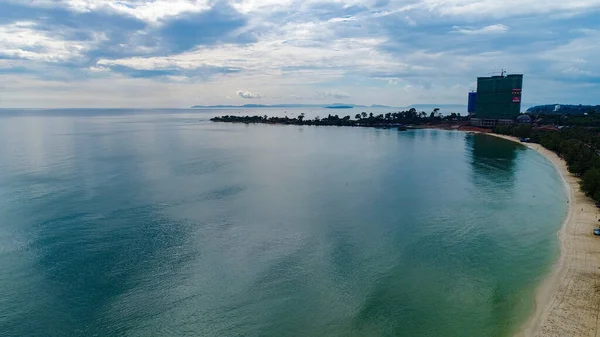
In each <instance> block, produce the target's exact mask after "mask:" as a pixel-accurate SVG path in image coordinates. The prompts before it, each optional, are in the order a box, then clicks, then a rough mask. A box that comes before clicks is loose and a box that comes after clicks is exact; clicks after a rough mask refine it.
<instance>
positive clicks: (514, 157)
mask: <svg viewBox="0 0 600 337" xmlns="http://www.w3.org/2000/svg"><path fill="white" fill-rule="evenodd" d="M236 112H237V111H234V112H231V113H236ZM276 112H277V113H281V111H276ZM223 113H226V112H224V111H200V112H199V111H191V110H137V111H132V110H126V111H124V110H51V111H43V110H28V111H22V110H0V216H1V220H0V271H1V272H0V335H2V336H149V335H150V336H152V335H154V336H168V335H172V336H183V335H189V336H507V335H510V333H511V332H513V331H514V329H516V328H518V325H519V324H520V323H521V322H522V321H523V320H524V319H525V318H526V316H527V314H528V313H529V311H530V310H531V307H532V300H533V294H534V289H535V287H536V285H537V284H538V283H539V281H540V280H541V279H542V278H543V277H544V275H545V273H547V271H548V270H549V268H550V265H551V264H552V262H553V261H554V260H555V258H556V256H557V252H558V247H557V239H556V231H557V230H558V228H559V226H560V224H561V222H562V220H563V219H564V216H565V214H566V206H567V204H566V196H565V193H564V191H563V187H562V184H561V181H560V178H559V177H558V175H557V173H556V172H555V170H554V168H553V167H552V165H551V164H550V163H549V162H547V161H546V160H545V159H544V158H543V157H542V156H541V155H539V154H537V153H536V152H535V151H532V150H529V149H527V148H525V147H523V146H521V145H519V144H514V143H511V142H508V141H504V140H500V139H495V138H492V137H488V136H483V135H466V134H464V133H461V132H450V131H437V130H419V131H408V132H398V131H395V130H377V129H369V128H344V127H308V126H272V125H240V124H219V123H211V122H209V121H208V120H207V119H208V118H209V117H210V116H213V115H215V114H223ZM271 113H272V112H271ZM288 113H292V112H288ZM336 113H337V112H336ZM261 114H262V113H261Z"/></svg>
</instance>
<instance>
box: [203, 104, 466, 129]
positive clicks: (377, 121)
mask: <svg viewBox="0 0 600 337" xmlns="http://www.w3.org/2000/svg"><path fill="white" fill-rule="evenodd" d="M305 117H306V116H305V115H304V114H303V113H302V114H300V115H298V116H297V117H295V118H290V117H288V116H285V117H275V116H272V117H269V116H267V115H265V116H230V115H226V116H219V117H214V118H211V121H213V122H226V123H246V124H251V123H262V124H291V125H333V126H367V127H377V126H398V125H424V124H434V125H435V124H442V123H444V122H453V121H454V122H456V121H467V120H468V117H466V116H464V117H463V116H461V115H460V114H456V113H451V114H450V115H447V116H443V115H442V114H441V113H440V111H439V109H434V110H433V111H432V112H431V113H429V114H427V113H426V112H423V111H421V112H417V110H416V109H414V108H411V109H410V110H406V111H398V112H388V113H385V114H378V115H374V114H373V113H366V112H361V113H358V114H356V115H355V116H354V119H352V118H351V117H350V115H347V116H344V117H340V116H338V115H331V114H329V115H328V116H327V117H324V118H321V117H319V116H317V117H315V118H313V119H306V118H305Z"/></svg>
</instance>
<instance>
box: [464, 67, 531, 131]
mask: <svg viewBox="0 0 600 337" xmlns="http://www.w3.org/2000/svg"><path fill="white" fill-rule="evenodd" d="M522 91H523V75H522V74H512V75H504V72H502V74H501V75H500V76H491V77H478V78H477V96H476V98H475V104H474V105H475V107H474V110H475V116H473V117H472V118H471V124H472V125H475V126H483V127H493V126H496V125H498V124H512V123H514V122H515V119H516V118H517V117H518V116H519V114H520V113H521V93H522ZM470 98H471V97H470ZM469 106H471V104H469ZM469 109H472V108H471V107H470V108H469Z"/></svg>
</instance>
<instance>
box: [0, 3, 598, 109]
mask: <svg viewBox="0 0 600 337" xmlns="http://www.w3.org/2000/svg"><path fill="white" fill-rule="evenodd" d="M598 15H600V0H578V1H567V2H558V1H551V2H548V3H545V4H544V6H539V2H538V1H537V0H519V1H517V0H507V1H495V0H480V1H476V0H450V1H448V0H411V1H409V2H407V1H404V0H305V1H296V0H216V1H215V0H143V1H141V0H120V1H114V0H28V1H21V0H4V1H2V0H0V73H2V74H3V77H5V78H6V79H7V81H10V83H11V86H10V88H9V87H5V88H3V90H5V92H4V93H3V94H2V100H1V101H0V102H1V103H0V104H2V106H6V105H11V106H16V105H19V104H25V105H27V104H32V103H31V102H36V104H39V105H41V106H44V105H45V104H48V105H51V104H57V105H61V104H63V105H64V104H67V105H68V104H75V103H69V102H75V101H70V100H69V99H68V96H70V95H68V92H67V89H66V88H68V90H71V91H73V92H76V93H77V95H79V96H78V97H79V98H81V99H83V98H86V99H88V102H89V104H90V105H93V104H105V103H104V102H114V104H117V105H118V106H137V105H140V104H142V105H144V106H146V105H148V104H151V103H152V104H156V105H160V106H167V105H168V104H169V102H176V103H174V104H178V106H188V105H194V104H228V103H231V104H234V103H236V100H238V99H239V98H243V99H257V98H260V99H261V100H262V101H264V102H265V103H285V101H286V99H287V100H292V99H296V100H299V101H300V100H302V101H305V102H323V101H328V102H331V101H342V100H347V99H349V98H352V100H353V103H357V104H360V103H365V104H367V103H369V104H372V103H380V104H387V105H395V106H402V105H408V104H411V103H420V100H425V99H427V100H432V101H433V102H431V103H437V102H439V103H461V102H463V101H464V96H465V95H464V92H466V91H468V90H469V89H471V88H472V82H473V80H474V79H475V78H476V77H477V76H480V75H482V74H487V73H489V72H492V71H498V70H499V69H502V68H504V69H508V70H509V71H510V72H523V73H525V83H526V87H527V88H526V90H525V91H524V99H525V100H528V101H534V102H540V101H543V98H544V97H547V94H546V93H545V91H547V90H551V89H552V88H560V90H561V95H564V97H566V98H569V97H570V99H572V100H573V101H574V102H577V100H582V101H585V100H592V98H591V97H595V92H598V91H599V90H600V84H599V82H600V81H599V79H598V74H599V73H600V69H599V68H598V66H597V64H598V63H597V62H595V60H596V58H597V57H596V56H597V55H598V54H599V53H600V33H599V32H600V22H599V21H598V20H597V18H598ZM13 82H14V83H15V85H13V84H12V83H13ZM547 83H552V85H550V84H547ZM560 84H562V86H561V85H560ZM17 88H18V90H17ZM56 88H65V89H64V91H60V93H57V90H56ZM231 88H260V95H258V94H253V93H250V92H247V91H245V90H240V92H239V93H238V95H237V97H236V96H233V95H231V97H229V98H227V97H225V96H223V94H222V93H223V92H230V91H231ZM175 89H176V90H177V91H176V90H175ZM61 90H62V89H61ZM85 90H89V91H90V92H89V93H88V92H85ZM199 90H201V91H202V92H205V93H207V94H206V95H203V98H202V100H205V102H196V101H188V99H193V98H194V97H197V95H196V94H195V93H197V92H198V91H199ZM144 92H146V93H150V92H151V93H152V95H151V96H152V99H147V100H136V99H134V98H133V97H134V95H133V94H132V93H135V94H136V95H140V94H142V93H144ZM49 93H52V94H49ZM92 93H93V94H92ZM108 93H110V95H111V97H110V98H107V97H106V95H108ZM188 94H189V95H188ZM27 95H30V96H31V97H40V99H39V100H31V99H27V98H26V97H27ZM61 95H64V96H61ZM94 95H96V96H94ZM142 95H143V94H142ZM188 96H189V98H187V99H186V97H188ZM95 97H98V98H95ZM103 97H104V98H105V99H104V100H102V99H101V98H103ZM174 98H177V99H174ZM222 100H226V101H222ZM77 102H84V101H82V100H78V101H77ZM427 103H429V102H427ZM78 104H79V103H78ZM84 105H85V104H84Z"/></svg>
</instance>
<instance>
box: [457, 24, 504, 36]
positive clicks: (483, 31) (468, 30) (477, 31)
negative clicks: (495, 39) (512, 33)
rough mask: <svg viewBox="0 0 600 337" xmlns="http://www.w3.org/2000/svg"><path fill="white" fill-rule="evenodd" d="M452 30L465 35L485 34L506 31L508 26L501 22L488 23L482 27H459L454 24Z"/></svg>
mask: <svg viewBox="0 0 600 337" xmlns="http://www.w3.org/2000/svg"><path fill="white" fill-rule="evenodd" d="M453 28H454V31H455V32H457V33H461V34H467V35H485V34H502V33H506V32H507V31H508V29H509V28H508V27H507V26H505V25H503V24H496V25H489V26H485V27H482V28H478V29H477V28H461V27H458V26H454V27H453Z"/></svg>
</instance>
